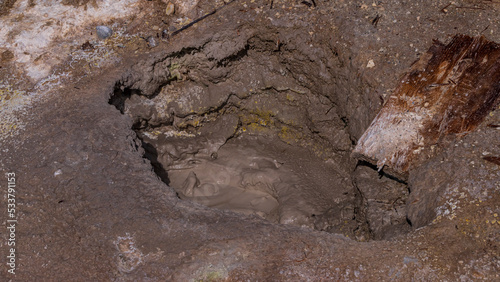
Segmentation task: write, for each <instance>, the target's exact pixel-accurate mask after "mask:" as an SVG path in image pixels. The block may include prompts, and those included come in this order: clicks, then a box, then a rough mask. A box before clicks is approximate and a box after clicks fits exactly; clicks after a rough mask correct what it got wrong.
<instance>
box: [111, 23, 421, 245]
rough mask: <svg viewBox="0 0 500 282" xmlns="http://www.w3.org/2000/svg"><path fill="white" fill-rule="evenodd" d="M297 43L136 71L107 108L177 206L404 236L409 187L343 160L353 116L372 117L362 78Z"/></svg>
mask: <svg viewBox="0 0 500 282" xmlns="http://www.w3.org/2000/svg"><path fill="white" fill-rule="evenodd" d="M270 34H273V33H272V32H271V33H270ZM225 40H228V39H227V38H226V39H225ZM233 40H240V39H233ZM296 44H299V43H297V42H294V41H293V39H289V40H288V41H282V42H281V43H278V45H277V44H276V42H275V41H274V39H273V36H269V37H267V38H266V37H265V36H262V35H261V36H259V37H257V36H250V37H248V38H247V39H245V40H244V41H243V42H242V41H235V42H230V40H229V41H226V42H218V41H216V40H214V41H209V42H207V43H205V44H204V45H203V46H201V47H200V48H186V49H183V51H182V52H177V53H173V54H170V55H168V56H167V57H165V58H163V59H162V60H160V61H155V62H152V63H151V65H149V66H139V67H138V68H137V70H136V73H137V72H141V71H142V74H141V75H142V76H141V75H140V76H137V75H135V78H134V79H130V77H129V78H126V79H123V80H122V81H120V82H118V83H117V86H116V89H115V92H114V93H113V94H112V96H111V99H110V104H112V105H114V106H116V108H117V109H118V110H120V111H121V112H122V113H123V114H126V115H128V116H129V117H130V118H131V119H132V120H133V129H134V131H135V132H136V133H137V136H138V138H139V139H140V140H141V141H142V144H143V147H144V149H145V155H144V157H145V158H147V159H149V160H150V161H151V164H152V166H153V168H154V171H155V172H156V174H157V175H158V176H159V177H160V178H161V179H162V181H163V182H165V183H166V184H167V185H169V186H170V187H171V188H173V189H174V190H175V191H176V192H177V195H178V196H179V197H180V198H181V199H184V200H190V201H194V202H197V203H200V204H203V205H206V206H208V207H212V208H218V209H224V210H231V211H235V212H239V213H243V214H253V215H257V216H260V217H262V218H265V219H267V220H269V221H271V222H274V223H281V224H293V225H297V226H306V227H310V228H312V229H316V230H321V231H326V232H331V233H340V234H344V235H345V236H348V237H349V238H353V239H356V240H359V241H366V240H371V239H389V238H392V237H394V236H396V235H398V234H403V233H406V232H407V231H409V230H410V229H411V223H410V222H409V221H408V220H407V218H406V199H407V198H408V194H409V192H408V189H407V185H406V183H404V182H402V181H400V180H398V179H394V178H391V177H388V176H387V175H384V174H380V173H379V172H377V171H376V169H375V168H374V167H372V166H371V165H369V164H367V163H363V162H357V161H356V160H353V159H352V158H351V157H350V153H351V150H352V149H353V145H354V144H355V142H356V137H355V136H354V134H353V132H360V131H362V130H360V129H359V128H353V127H355V126H359V124H360V122H357V121H356V118H357V117H359V118H360V119H367V118H369V117H367V116H369V115H370V114H372V111H373V109H370V106H369V105H368V104H370V105H371V103H368V102H363V101H362V100H359V99H358V100H356V99H355V98H353V97H355V96H356V95H359V96H361V95H362V94H363V93H355V91H359V92H362V91H363V90H362V89H363V88H362V87H361V85H362V84H363V82H360V81H359V79H358V78H357V74H356V72H352V73H350V72H349V69H348V67H346V66H345V65H346V64H345V63H344V62H342V59H341V58H338V54H337V51H336V49H335V48H332V46H320V47H319V49H318V50H319V52H318V50H317V51H316V55H314V56H313V55H311V54H308V53H307V52H306V53H305V52H304V51H301V50H300V48H297V45H296ZM228 46H231V48H229V47H228ZM234 46H236V47H234ZM228 49H230V50H228ZM318 54H319V55H318ZM315 56H316V57H315ZM330 58H331V59H330ZM137 77H139V78H137ZM151 81H154V82H155V83H156V84H154V83H151ZM350 83H354V84H355V85H354V86H352V85H350V86H349V84H350ZM151 84H153V86H154V85H156V87H152V86H151ZM346 97H347V98H346ZM349 97H351V101H350V102H348V101H349ZM353 101H354V102H353ZM359 108H361V109H362V110H361V111H360V110H359ZM354 112H357V113H359V112H364V113H365V115H363V116H360V115H359V114H358V115H356V114H353V113H354Z"/></svg>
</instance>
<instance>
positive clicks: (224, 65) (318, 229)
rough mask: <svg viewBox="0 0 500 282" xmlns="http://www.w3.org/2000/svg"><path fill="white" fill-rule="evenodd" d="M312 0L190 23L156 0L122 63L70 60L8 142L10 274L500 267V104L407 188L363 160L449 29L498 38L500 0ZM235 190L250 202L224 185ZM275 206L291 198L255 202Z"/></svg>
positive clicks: (393, 273) (134, 25)
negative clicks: (362, 143)
mask: <svg viewBox="0 0 500 282" xmlns="http://www.w3.org/2000/svg"><path fill="white" fill-rule="evenodd" d="M66 2H68V3H69V2H75V4H74V6H76V7H75V9H77V8H78V6H80V4H82V3H87V2H89V3H93V2H94V1H66ZM150 2H151V3H150ZM219 2H220V3H219ZM219 2H214V3H212V2H211V1H199V3H197V5H196V6H195V7H194V8H192V9H191V10H190V11H189V14H190V17H192V18H193V15H196V16H197V17H202V16H203V15H206V14H207V12H210V11H213V9H214V8H215V7H214V6H213V5H218V6H221V5H222V1H219ZM303 2H306V3H307V4H304V3H301V2H300V1H246V2H244V1H234V2H230V4H228V5H227V6H225V7H224V8H222V9H219V10H217V11H216V12H215V13H214V14H211V15H209V16H207V17H206V18H204V19H203V20H201V21H199V22H198V23H196V24H194V25H192V26H190V27H188V28H186V29H184V30H181V31H179V28H180V26H181V25H179V24H176V23H174V21H175V18H174V17H165V16H164V9H165V6H166V3H164V2H163V1H145V2H144V3H141V4H140V5H139V8H138V9H141V10H147V11H151V13H143V14H140V15H141V16H140V17H139V16H138V17H137V18H136V19H135V20H131V21H123V22H120V24H122V25H123V26H124V27H125V28H126V33H127V34H130V35H136V37H135V38H136V39H129V40H128V41H127V40H125V41H120V42H119V44H112V43H113V40H115V41H119V40H121V39H120V38H118V37H114V38H112V39H110V41H109V42H111V43H109V44H107V45H105V46H104V48H109V51H113V52H116V54H117V56H118V57H119V58H120V60H116V61H115V62H114V63H113V64H112V65H110V66H107V67H104V68H96V67H92V65H90V64H87V62H86V61H83V60H82V61H80V62H78V63H77V64H73V65H72V66H71V67H72V68H73V77H72V78H70V79H68V80H66V81H65V82H64V84H63V86H62V87H59V86H53V87H52V88H50V89H49V90H50V91H49V90H48V92H50V93H49V94H47V98H46V99H42V100H39V102H37V103H36V104H35V105H34V106H33V108H32V109H31V112H30V113H29V114H28V115H24V116H20V118H22V119H23V120H25V121H26V127H25V128H24V130H22V131H19V133H18V134H17V135H15V136H12V137H8V138H7V139H6V140H5V141H4V142H3V144H2V162H1V164H2V166H1V170H2V173H8V172H14V173H15V174H16V200H17V207H16V211H17V219H18V223H17V227H16V233H15V236H16V256H17V262H16V263H17V265H16V274H15V275H11V274H10V273H8V272H7V270H8V267H3V268H2V277H7V279H12V280H14V281H29V280H31V281H38V280H42V281H43V280H49V281H51V280H77V281H78V280H85V281H88V280H99V281H100V280H146V279H150V280H162V281H163V280H169V281H186V280H190V281H191V280H196V281H199V280H200V281H220V280H222V281H224V280H227V281H240V280H252V281H253V280H264V281H269V280H271V281H275V280H278V281H280V280H292V281H317V280H341V281H344V280H349V281H350V280H354V281H385V280H397V281H408V280H424V281H429V280H432V281H435V280H490V281H494V280H498V279H500V278H499V274H498V273H500V272H499V270H500V261H499V256H500V254H499V247H500V241H499V240H500V233H499V231H500V223H499V221H498V220H499V219H500V218H499V217H498V214H500V207H499V205H498V203H499V201H500V194H499V191H500V170H499V167H498V165H496V164H494V163H491V162H488V161H486V160H484V159H483V157H485V156H499V155H500V146H498V140H499V137H500V136H499V135H500V133H499V131H498V130H496V129H495V128H494V127H488V126H487V124H499V123H500V115H499V114H498V112H497V111H494V112H492V113H491V114H490V115H489V116H488V117H487V119H486V120H485V121H484V122H483V123H482V124H481V125H479V127H478V129H476V130H475V131H473V132H470V133H469V134H467V135H465V136H457V137H453V138H449V140H445V142H443V143H440V144H437V145H436V147H435V152H434V153H435V156H433V157H430V158H429V159H428V160H427V161H426V162H424V163H423V164H422V165H421V166H419V167H416V168H413V169H412V170H411V171H410V173H409V178H408V180H407V181H404V180H400V179H396V178H394V177H391V176H390V175H385V174H384V173H383V172H382V173H378V172H377V171H376V169H374V168H373V167H372V166H371V165H369V164H367V163H358V162H357V161H356V160H354V159H352V158H350V152H351V150H352V149H353V147H354V145H355V144H356V141H357V140H358V138H359V137H360V136H361V134H362V133H363V132H364V131H365V129H366V128H367V127H368V126H369V124H370V122H371V121H372V119H373V118H374V116H375V115H376V113H377V111H378V110H379V109H380V108H381V106H382V105H383V103H384V101H385V100H387V98H388V95H389V94H390V93H391V91H392V89H393V88H394V87H395V86H396V84H397V83H398V78H399V77H400V76H401V75H402V74H403V73H404V72H405V71H406V70H407V69H408V68H409V67H410V65H411V64H412V63H413V62H414V61H415V60H417V59H418V57H419V56H420V55H421V54H423V53H424V52H425V51H426V49H427V48H428V47H429V46H430V45H431V44H432V40H433V39H438V40H440V41H442V42H447V41H448V40H449V39H451V37H452V36H453V35H454V34H456V33H463V34H468V35H471V36H476V35H480V34H482V35H485V36H486V37H487V38H488V39H489V40H493V41H496V42H500V36H499V34H500V32H499V31H500V30H499V27H498V24H497V23H498V21H499V19H500V17H499V16H498V12H497V11H496V9H498V6H499V4H498V3H496V2H494V1H458V2H455V3H454V4H450V3H449V2H447V1H424V2H414V1H408V2H401V1H388V2H373V3H372V2H367V3H361V2H360V3H357V2H356V3H351V2H346V1H319V0H316V1H311V2H309V1H303ZM176 3H177V2H176ZM271 3H272V7H271ZM448 4H450V5H448ZM82 5H83V4H82ZM2 7H3V6H2ZM2 9H3V8H2ZM152 26H159V27H162V29H163V28H164V29H166V30H168V31H169V33H170V37H169V38H167V37H166V36H162V33H161V31H159V30H156V31H152ZM169 27H170V28H169ZM175 30H177V33H176V32H175ZM139 36H140V37H139ZM149 36H152V38H153V39H154V41H151V39H149V40H143V39H147V38H148V37H149ZM141 37H142V38H143V39H140V38H141ZM137 38H139V39H137ZM152 42H154V43H152ZM88 44H90V45H88ZM88 44H86V45H85V46H78V47H79V48H80V50H81V49H84V50H83V51H82V52H89V54H90V53H91V52H95V53H93V54H97V56H98V55H99V54H102V53H98V52H100V51H99V50H100V49H99V48H100V47H99V48H98V47H95V48H94V46H93V45H92V43H88ZM83 47H85V48H83ZM5 52H7V51H5ZM11 54H12V53H5V55H4V56H2V58H3V59H2V61H0V62H1V63H2V64H3V65H2V66H5V67H2V68H0V72H5V73H7V72H10V70H9V69H7V67H10V66H11V64H13V62H12V60H11V57H12V55H11ZM69 67H70V66H69V63H62V64H60V65H58V66H57V67H56V68H55V71H56V72H58V71H59V72H64V70H66V69H68V68H69ZM19 83H22V81H20V82H19ZM26 84H28V83H26ZM7 100H8V99H7ZM221 171H222V172H221ZM190 172H193V174H191V173H190ZM2 175H3V174H2ZM193 175H195V176H194V177H193ZM226 178H227V179H229V180H227V181H226ZM234 179H236V180H234ZM225 181H226V182H225ZM6 184H7V179H6V178H4V180H2V183H1V184H0V186H1V187H6ZM167 184H168V185H167ZM238 185H240V186H238ZM236 186H238V189H241V191H242V193H247V194H242V195H245V196H241V195H240V196H235V198H231V199H249V201H247V202H245V201H243V202H245V203H244V204H242V205H241V206H238V204H235V201H233V200H231V199H229V200H228V197H229V196H228V194H225V195H220V194H217V191H219V192H220V191H234V187H236ZM203 187H204V188H203ZM5 189H6V188H5ZM231 189H233V190H231ZM245 189H247V190H245ZM243 190H245V191H247V192H245V191H243ZM248 191H250V192H248ZM196 193H198V194H196ZM231 193H232V192H231ZM197 195H198V196H197ZM256 195H257V196H256ZM262 195H264V196H262ZM218 196H221V197H222V198H217V197H218ZM224 197H226V198H224ZM181 198H182V199H181ZM221 199H223V202H224V203H225V205H221V204H216V203H218V202H217V201H221ZM262 199H264V200H265V201H267V202H265V203H268V204H269V205H266V206H265V207H266V208H267V207H270V206H271V207H273V204H272V203H277V204H276V206H275V208H274V209H272V208H271V209H272V210H266V209H265V208H259V206H258V205H257V204H252V205H247V204H248V202H252V200H262ZM191 200H193V201H191ZM264 200H263V201H264ZM236 202H237V201H236ZM3 203H7V200H6V198H5V199H4V200H3ZM200 203H201V204H200ZM253 203H256V202H253ZM202 204H205V205H208V206H212V208H211V207H206V206H205V205H202ZM238 207H240V208H241V210H238ZM227 209H230V210H227ZM235 211H236V212H235ZM4 215H5V216H4ZM1 216H2V218H6V216H7V214H6V213H5V212H4V213H3V214H2V215H1ZM3 222H5V224H7V222H6V219H4V220H3ZM2 235H3V236H4V238H5V239H7V238H8V236H9V233H8V232H6V229H4V230H3V231H2ZM5 242H6V241H5ZM8 250H9V249H8V246H7V244H6V243H2V245H1V251H2V257H4V258H5V257H7V255H8ZM4 265H6V264H4Z"/></svg>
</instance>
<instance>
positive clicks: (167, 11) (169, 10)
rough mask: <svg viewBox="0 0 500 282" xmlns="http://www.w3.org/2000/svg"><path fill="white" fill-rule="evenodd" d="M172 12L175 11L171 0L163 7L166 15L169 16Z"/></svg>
mask: <svg viewBox="0 0 500 282" xmlns="http://www.w3.org/2000/svg"><path fill="white" fill-rule="evenodd" d="M174 12H175V6H174V4H173V3H172V2H168V4H167V8H166V9H165V14H167V16H170V15H172V14H173V13H174Z"/></svg>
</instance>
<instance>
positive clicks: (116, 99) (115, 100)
mask: <svg viewBox="0 0 500 282" xmlns="http://www.w3.org/2000/svg"><path fill="white" fill-rule="evenodd" d="M134 94H136V95H140V94H141V93H140V91H139V90H135V89H130V88H127V87H122V86H120V85H119V84H117V85H116V86H115V90H114V92H113V95H111V97H110V98H109V104H111V105H113V106H115V108H116V109H117V110H119V111H120V113H121V114H125V101H127V99H130V97H132V95H134ZM139 127H140V124H134V125H132V130H134V132H135V131H136V130H137V129H138V128H139ZM137 138H138V139H139V140H140V141H141V144H142V147H143V148H144V151H145V153H144V155H143V156H142V157H143V158H146V159H148V160H149V161H150V162H151V165H152V167H153V171H154V172H155V173H156V175H158V177H159V178H160V180H161V181H162V182H163V183H165V184H167V185H169V184H170V179H169V178H168V172H167V170H165V168H164V167H163V165H162V164H161V163H160V162H159V161H158V151H157V150H156V148H155V147H154V146H153V145H151V144H149V143H147V142H145V141H144V140H142V138H141V137H140V136H137Z"/></svg>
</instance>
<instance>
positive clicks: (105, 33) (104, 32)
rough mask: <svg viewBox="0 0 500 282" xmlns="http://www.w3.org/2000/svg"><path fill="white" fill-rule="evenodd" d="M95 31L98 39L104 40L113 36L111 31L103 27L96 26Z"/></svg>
mask: <svg viewBox="0 0 500 282" xmlns="http://www.w3.org/2000/svg"><path fill="white" fill-rule="evenodd" d="M95 29H96V31H97V36H98V37H99V38H100V39H106V38H108V37H110V36H111V35H112V34H113V30H112V29H111V28H109V27H107V26H104V25H98V26H97V27H96V28H95Z"/></svg>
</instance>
